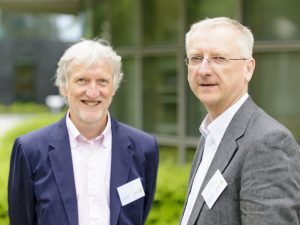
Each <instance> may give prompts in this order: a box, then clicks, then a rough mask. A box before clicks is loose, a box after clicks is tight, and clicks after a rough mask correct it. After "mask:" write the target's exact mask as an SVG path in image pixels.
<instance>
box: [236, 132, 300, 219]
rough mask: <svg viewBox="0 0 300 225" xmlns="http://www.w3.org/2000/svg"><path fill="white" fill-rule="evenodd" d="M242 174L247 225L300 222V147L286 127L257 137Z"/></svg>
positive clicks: (242, 214)
mask: <svg viewBox="0 0 300 225" xmlns="http://www.w3.org/2000/svg"><path fill="white" fill-rule="evenodd" d="M253 140H255V141H253V143H251V147H250V148H249V150H248V154H247V157H246V159H245V162H244V166H243V169H242V176H241V191H240V209H241V219H242V224H244V225H253V224H256V225H265V224H270V225H271V224H272V225H275V224H285V225H289V224H291V225H296V224H299V209H300V156H299V147H298V145H297V143H296V142H295V140H294V139H293V137H291V135H290V134H289V133H288V132H287V131H285V130H280V131H278V130H276V131H274V132H271V133H268V134H266V135H262V134H261V137H260V138H259V140H256V139H253Z"/></svg>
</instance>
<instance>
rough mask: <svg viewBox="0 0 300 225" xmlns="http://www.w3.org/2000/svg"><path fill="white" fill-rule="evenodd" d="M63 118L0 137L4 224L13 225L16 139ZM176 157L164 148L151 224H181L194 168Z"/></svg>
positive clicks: (0, 224)
mask: <svg viewBox="0 0 300 225" xmlns="http://www.w3.org/2000/svg"><path fill="white" fill-rule="evenodd" d="M61 117H62V115H61V114H60V115H50V114H40V115H38V116H37V117H35V118H34V119H30V120H28V121H25V122H22V123H21V124H20V125H18V126H17V127H15V128H14V129H12V130H10V131H8V132H7V133H6V134H5V135H4V136H3V137H0V149H1V150H0V188H1V191H0V225H8V224H9V222H8V215H7V208H8V207H7V179H8V172H9V159H10V152H11V149H12V145H13V141H14V139H15V138H16V137H17V136H20V135H22V134H24V133H27V132H29V131H31V130H35V129H37V128H39V127H42V126H46V125H48V124H50V123H52V122H54V121H56V120H58V119H59V118H61ZM174 154H175V155H176V151H175V149H172V150H170V149H167V148H164V147H161V148H160V155H161V157H160V159H161V160H160V164H159V170H158V180H157V189H156V195H155V200H154V203H153V207H152V209H151V212H150V214H149V217H148V219H147V223H146V224H147V225H152V224H155V225H160V224H161V225H166V224H167V225H175V224H176V225H177V224H178V223H179V218H180V214H181V210H182V207H183V204H184V199H185V194H186V187H187V178H188V174H189V167H190V165H186V166H179V165H177V164H176V161H177V160H176V157H174ZM168 155H169V156H170V157H168ZM170 158H171V160H170ZM166 159H168V160H166Z"/></svg>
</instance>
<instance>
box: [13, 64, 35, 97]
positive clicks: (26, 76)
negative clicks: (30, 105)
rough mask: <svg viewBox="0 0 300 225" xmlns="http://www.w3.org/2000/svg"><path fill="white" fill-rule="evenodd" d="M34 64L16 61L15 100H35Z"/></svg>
mask: <svg viewBox="0 0 300 225" xmlns="http://www.w3.org/2000/svg"><path fill="white" fill-rule="evenodd" d="M35 72H36V68H35V64H34V63H33V61H31V60H28V59H26V60H18V61H17V62H16V64H15V84H16V85H15V90H16V92H15V98H16V99H15V100H16V101H20V102H28V101H34V100H35V98H34V97H35V90H34V88H35V87H34V84H35Z"/></svg>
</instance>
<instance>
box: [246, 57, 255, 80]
mask: <svg viewBox="0 0 300 225" xmlns="http://www.w3.org/2000/svg"><path fill="white" fill-rule="evenodd" d="M254 69H255V59H253V58H251V59H248V60H247V62H246V65H245V67H244V76H245V80H246V81H247V82H249V81H250V80H251V78H252V75H253V72H254Z"/></svg>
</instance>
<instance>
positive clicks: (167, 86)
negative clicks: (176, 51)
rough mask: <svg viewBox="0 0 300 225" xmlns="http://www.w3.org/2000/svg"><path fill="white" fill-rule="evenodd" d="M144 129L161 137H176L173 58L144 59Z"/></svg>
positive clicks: (175, 95) (174, 62) (175, 79)
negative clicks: (174, 135) (162, 135)
mask: <svg viewBox="0 0 300 225" xmlns="http://www.w3.org/2000/svg"><path fill="white" fill-rule="evenodd" d="M144 60H145V61H144V73H143V118H144V119H143V124H144V126H143V128H144V129H145V130H147V131H148V132H155V133H160V134H176V133H177V104H178V103H177V74H176V67H175V66H174V65H176V58H175V57H147V58H144Z"/></svg>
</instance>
